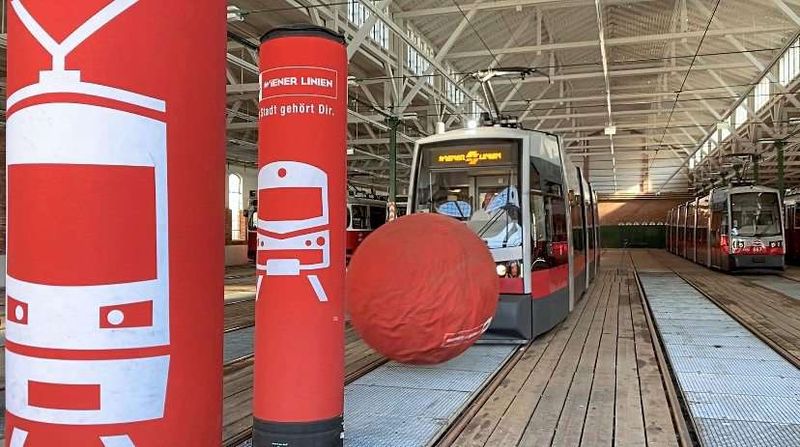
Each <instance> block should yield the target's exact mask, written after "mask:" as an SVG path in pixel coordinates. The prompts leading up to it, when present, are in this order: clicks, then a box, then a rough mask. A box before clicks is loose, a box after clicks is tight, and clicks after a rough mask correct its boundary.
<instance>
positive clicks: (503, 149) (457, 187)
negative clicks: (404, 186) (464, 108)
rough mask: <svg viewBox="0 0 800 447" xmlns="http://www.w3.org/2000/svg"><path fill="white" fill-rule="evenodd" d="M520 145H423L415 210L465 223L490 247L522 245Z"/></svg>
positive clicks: (487, 142)
mask: <svg viewBox="0 0 800 447" xmlns="http://www.w3.org/2000/svg"><path fill="white" fill-rule="evenodd" d="M519 149H520V148H519V146H518V143H517V142H516V141H505V140H480V141H469V142H464V143H458V144H451V145H442V146H435V145H429V146H423V147H422V148H421V149H420V159H419V165H418V167H419V172H418V173H417V177H416V194H415V203H414V207H415V211H417V212H430V213H437V214H442V215H445V216H449V217H452V218H454V219H457V220H460V221H462V222H465V223H466V225H467V227H468V228H470V229H471V230H472V231H474V232H475V233H476V234H477V235H478V236H479V237H480V238H481V239H483V240H484V241H485V242H486V244H487V246H488V247H489V248H504V247H519V246H521V245H522V222H521V211H520V194H519V177H518V173H519V165H518V157H519Z"/></svg>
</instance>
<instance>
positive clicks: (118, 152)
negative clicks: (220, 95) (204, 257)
mask: <svg viewBox="0 0 800 447" xmlns="http://www.w3.org/2000/svg"><path fill="white" fill-rule="evenodd" d="M137 2H138V0H114V1H111V2H110V3H109V4H108V5H107V6H106V7H104V8H103V9H101V10H100V11H99V12H97V13H96V14H95V15H94V16H93V17H91V18H89V19H88V20H86V21H85V22H84V23H82V24H81V25H80V26H78V27H77V29H75V31H74V32H73V33H72V34H71V35H70V36H69V37H67V38H66V39H64V40H63V41H62V42H61V43H58V42H56V41H55V40H54V39H53V38H52V37H51V36H50V35H49V34H48V32H47V31H46V30H45V29H44V28H43V27H42V25H41V24H39V23H38V22H37V20H36V19H35V18H34V17H33V16H32V15H31V13H30V12H29V11H28V10H27V8H26V7H25V5H24V4H23V2H22V0H12V1H11V6H12V8H13V10H14V12H15V14H16V15H17V16H18V17H19V20H20V21H21V22H22V24H23V26H24V27H25V28H26V29H27V30H28V32H30V34H31V35H32V36H33V37H34V38H35V39H36V41H37V42H39V44H40V45H41V46H42V47H43V48H44V49H45V50H46V51H47V52H48V53H49V54H50V55H51V57H52V69H51V70H43V71H41V72H40V76H39V80H38V82H37V83H35V84H32V85H28V86H26V87H23V88H21V89H19V90H17V91H16V92H14V93H13V94H11V95H10V96H9V97H8V101H7V103H8V105H7V108H8V109H9V117H8V123H7V127H8V148H9V150H8V173H9V174H8V175H9V178H10V179H13V181H10V182H9V185H11V187H10V188H9V194H8V195H9V209H10V210H11V211H10V212H9V217H10V222H9V236H8V243H9V251H10V252H13V253H14V257H13V259H14V260H13V262H10V263H9V268H8V274H7V294H8V299H7V306H8V307H7V309H8V310H9V316H10V318H9V319H8V328H7V339H8V341H9V345H8V346H7V349H6V377H7V384H6V387H7V389H6V408H7V409H8V412H9V413H10V414H11V415H13V416H14V417H15V419H14V421H16V419H19V420H22V421H27V422H32V423H41V424H56V425H61V426H81V427H85V428H80V429H78V430H83V431H85V432H87V433H86V435H87V436H89V437H94V439H97V438H99V439H100V441H101V442H102V443H103V444H104V445H106V446H120V447H125V446H134V442H133V440H132V439H131V437H130V434H126V433H119V432H120V431H121V432H125V431H126V430H125V429H120V428H119V427H118V425H119V424H129V423H136V422H142V421H150V420H157V419H162V418H163V417H164V414H165V405H166V393H167V382H168V376H169V365H170V355H169V353H168V349H167V348H168V347H169V345H170V328H169V244H168V231H169V225H168V207H167V197H168V193H167V139H166V134H167V129H166V127H167V126H166V122H165V119H164V118H163V114H164V112H165V111H166V103H165V102H164V101H163V100H160V99H157V98H151V97H147V96H144V95H141V94H138V93H135V92H131V91H126V90H122V89H117V88H114V87H110V86H107V85H100V84H94V83H89V82H83V81H82V80H81V72H80V71H77V70H66V69H65V58H66V57H67V56H68V55H69V54H70V53H71V52H72V51H73V50H74V49H75V48H76V47H78V46H79V45H81V44H82V43H83V42H85V41H86V40H87V39H90V38H91V37H92V36H93V35H94V34H95V33H96V32H97V31H98V30H100V29H101V28H102V27H104V26H106V25H108V24H109V23H110V22H112V21H113V20H114V19H115V18H117V17H118V16H119V15H120V14H122V13H124V12H125V11H126V10H128V8H130V7H131V6H132V5H134V4H136V3H137ZM64 94H68V95H69V96H64ZM53 95H59V96H55V97H54V96H53ZM48 96H49V97H48ZM76 96H77V97H80V101H76V100H73V99H69V98H72V97H76ZM65 98H67V99H65ZM109 100H111V101H113V103H114V104H119V107H121V108H120V109H118V108H113V107H112V106H109V105H108V104H109ZM123 109H124V110H123ZM140 109H144V110H145V111H146V114H147V115H148V116H144V115H141V114H137V113H135V112H132V111H131V110H140ZM159 117H161V118H159ZM42 179H48V181H52V182H53V183H52V184H51V186H52V187H51V188H50V189H49V190H46V192H45V193H44V194H45V195H46V196H47V197H44V198H43V199H42V201H43V202H46V203H47V206H48V208H47V210H48V212H49V213H50V214H51V215H55V216H58V220H59V221H60V223H59V225H52V222H50V223H49V225H48V223H47V222H44V223H41V225H42V227H41V228H42V229H41V231H40V230H39V228H40V227H38V226H37V225H40V222H41V221H43V220H48V219H42V216H41V215H34V213H35V212H36V211H26V209H29V208H31V209H33V208H35V206H32V205H31V204H28V203H22V202H23V199H22V197H21V196H20V197H17V196H16V195H17V194H19V193H18V192H17V191H21V190H23V189H24V188H25V187H26V185H34V184H36V182H41V181H42ZM97 185H103V186H104V188H103V189H101V190H97ZM65 197H66V198H68V199H65V200H59V199H61V198H65ZM123 198H124V199H123ZM86 216H103V217H102V218H101V219H103V220H104V221H109V222H112V223H106V224H105V225H104V226H103V227H104V228H98V227H97V224H98V222H94V224H95V225H94V226H92V227H89V226H88V225H87V226H85V227H80V226H81V225H83V223H86V220H87V217H86ZM44 225H47V226H46V227H44ZM31 226H33V227H35V228H36V229H34V230H32V229H31ZM76 227H78V228H76ZM106 231H107V232H108V233H106ZM25 232H32V234H36V235H43V236H42V237H44V238H45V242H41V241H40V240H38V237H37V238H32V237H30V236H28V235H26V234H25ZM42 243H45V244H47V247H46V248H50V249H53V250H52V252H49V253H47V254H43V253H42V247H41V244H42ZM121 247H122V248H121ZM29 252H30V253H33V254H34V255H33V257H30V256H28V255H26V253H29ZM60 253H71V254H70V255H69V256H67V255H60ZM26 256H28V257H26ZM53 352H58V354H57V355H52V354H51V353H53ZM87 358H88V359H92V360H87ZM99 359H103V360H99ZM10 423H11V424H15V423H16V422H10ZM104 425H115V426H117V427H116V428H115V429H114V430H115V431H117V433H116V434H115V435H113V436H102V435H101V433H99V432H97V430H107V429H104V428H98V427H99V426H104ZM28 426H32V427H36V425H32V424H25V426H24V427H20V426H17V425H12V426H11V427H10V433H11V435H10V439H9V443H10V445H11V446H13V447H22V446H24V445H25V444H26V442H28V443H36V441H34V440H32V439H31V438H35V436H36V435H35V434H34V433H30V431H31V430H30V429H29V428H27V427H28ZM80 434H81V435H83V432H81V433H80ZM29 435H30V436H29Z"/></svg>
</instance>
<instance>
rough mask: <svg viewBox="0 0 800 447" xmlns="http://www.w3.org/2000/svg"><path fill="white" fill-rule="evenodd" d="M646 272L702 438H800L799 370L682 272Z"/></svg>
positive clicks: (709, 444)
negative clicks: (694, 286)
mask: <svg viewBox="0 0 800 447" xmlns="http://www.w3.org/2000/svg"><path fill="white" fill-rule="evenodd" d="M640 276H641V279H642V285H643V287H644V289H645V292H646V294H647V299H648V302H649V303H650V308H651V309H652V311H653V316H654V319H655V324H656V326H657V327H658V330H659V333H660V334H661V338H662V341H663V342H664V346H665V349H666V351H667V355H668V357H669V361H670V364H671V365H672V368H673V371H674V372H675V376H676V378H677V381H678V385H679V387H680V389H681V392H682V393H683V396H684V398H685V400H686V402H687V404H688V406H689V412H690V413H691V415H692V419H693V421H694V423H695V426H696V428H697V431H698V438H699V439H700V442H701V444H702V445H703V446H704V447H738V446H795V445H800V370H798V369H797V368H795V367H794V366H793V365H792V364H791V363H789V362H787V361H786V360H785V359H784V358H783V357H781V356H780V355H778V354H777V353H776V352H774V351H773V350H772V349H771V348H770V347H769V346H767V345H766V344H764V343H763V342H762V341H761V340H759V339H758V338H756V337H755V336H754V335H753V334H751V333H750V332H749V331H748V330H747V329H745V328H744V327H742V326H741V325H740V324H739V323H738V322H736V321H735V320H734V319H733V318H731V317H730V316H728V315H727V314H726V313H725V312H723V311H722V310H721V309H719V308H718V307H717V306H715V305H714V304H713V303H712V302H711V301H709V300H708V299H706V298H705V297H704V296H703V295H702V294H700V293H699V292H698V291H697V290H695V289H694V288H693V287H691V286H690V285H689V284H687V283H686V282H685V281H684V280H682V279H681V278H680V277H678V276H677V275H649V274H645V273H642V274H641V275H640ZM770 279H772V278H770Z"/></svg>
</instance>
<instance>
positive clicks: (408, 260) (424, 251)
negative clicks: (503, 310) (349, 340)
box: [346, 214, 499, 364]
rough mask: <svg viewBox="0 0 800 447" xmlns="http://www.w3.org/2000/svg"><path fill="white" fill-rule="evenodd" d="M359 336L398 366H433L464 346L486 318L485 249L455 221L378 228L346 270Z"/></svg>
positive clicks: (489, 280) (492, 295)
mask: <svg viewBox="0 0 800 447" xmlns="http://www.w3.org/2000/svg"><path fill="white" fill-rule="evenodd" d="M346 283H347V295H346V296H347V305H348V310H349V313H350V316H351V320H352V323H353V326H354V327H355V329H356V331H357V332H358V333H359V335H360V336H361V338H363V339H364V341H365V342H366V343H367V344H369V345H370V346H371V347H372V348H373V349H375V350H376V351H378V352H379V353H381V354H383V355H384V356H386V357H388V358H390V359H392V360H395V361H398V362H402V363H410V364H436V363H441V362H444V361H447V360H450V359H452V358H455V357H457V356H458V355H459V354H461V353H463V352H464V351H466V350H467V348H469V347H470V346H472V344H474V343H475V341H477V340H478V339H479V338H480V336H481V335H482V334H483V333H484V332H485V331H486V329H487V328H488V327H489V324H490V323H491V319H492V317H493V316H494V313H495V309H496V307H497V302H498V294H499V288H498V287H499V286H498V279H497V273H496V271H495V263H494V261H493V259H492V255H491V253H489V249H488V248H487V247H486V243H484V242H483V241H482V240H481V239H480V238H479V237H478V236H477V235H476V234H475V233H474V232H472V231H471V230H470V229H469V228H467V226H466V225H464V224H463V223H461V222H459V221H457V220H455V219H452V218H450V217H445V216H441V215H437V214H413V215H410V216H405V217H401V218H400V219H397V220H394V221H392V222H389V223H387V224H385V225H383V226H381V227H380V228H379V229H378V230H376V231H375V232H373V233H372V234H370V235H369V237H367V238H366V239H365V240H364V242H363V243H362V244H361V246H359V248H358V250H357V251H356V253H355V255H354V256H353V258H352V259H351V261H350V265H349V267H348V272H347V282H346Z"/></svg>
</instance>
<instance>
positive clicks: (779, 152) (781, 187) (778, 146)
mask: <svg viewBox="0 0 800 447" xmlns="http://www.w3.org/2000/svg"><path fill="white" fill-rule="evenodd" d="M785 145H786V142H785V141H777V142H776V143H775V152H776V158H777V159H778V191H780V194H781V199H782V198H783V195H784V193H785V192H786V186H785V183H784V178H785V174H786V173H785V167H784V154H783V148H784V146H785Z"/></svg>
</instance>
